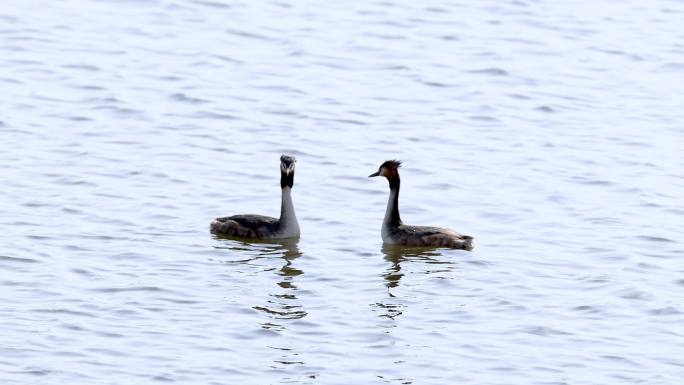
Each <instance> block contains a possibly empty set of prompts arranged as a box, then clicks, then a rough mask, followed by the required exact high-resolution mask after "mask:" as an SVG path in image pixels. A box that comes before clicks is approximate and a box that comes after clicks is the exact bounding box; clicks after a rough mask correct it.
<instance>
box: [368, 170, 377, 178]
mask: <svg viewBox="0 0 684 385" xmlns="http://www.w3.org/2000/svg"><path fill="white" fill-rule="evenodd" d="M378 175H380V171H376V172H374V173H372V174H370V175H368V177H369V178H372V177H374V176H378Z"/></svg>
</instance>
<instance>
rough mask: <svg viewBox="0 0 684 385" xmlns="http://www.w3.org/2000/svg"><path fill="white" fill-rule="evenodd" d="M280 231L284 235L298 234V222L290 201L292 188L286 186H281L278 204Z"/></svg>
mask: <svg viewBox="0 0 684 385" xmlns="http://www.w3.org/2000/svg"><path fill="white" fill-rule="evenodd" d="M280 232H281V235H282V236H284V237H296V236H299V223H298V222H297V216H296V215H295V209H294V204H293V203H292V189H291V188H290V187H287V186H286V187H283V195H282V201H281V204H280Z"/></svg>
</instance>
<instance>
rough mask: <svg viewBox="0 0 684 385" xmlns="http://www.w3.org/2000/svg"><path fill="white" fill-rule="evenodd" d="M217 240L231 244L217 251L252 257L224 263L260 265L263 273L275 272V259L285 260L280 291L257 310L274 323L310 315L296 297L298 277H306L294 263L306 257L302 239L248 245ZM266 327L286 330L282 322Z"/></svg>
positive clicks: (216, 236)
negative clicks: (300, 242) (303, 255)
mask: <svg viewBox="0 0 684 385" xmlns="http://www.w3.org/2000/svg"><path fill="white" fill-rule="evenodd" d="M214 238H215V239H224V240H226V241H227V242H228V241H229V242H230V243H229V244H228V245H227V246H216V247H217V248H219V249H228V250H233V251H237V252H241V253H244V254H246V255H248V256H249V258H244V259H242V258H241V259H237V260H231V261H224V263H229V264H249V265H258V266H260V267H262V271H273V270H276V269H277V268H273V267H272V266H271V263H270V262H273V260H274V257H280V258H281V259H282V260H283V263H282V266H281V267H280V268H279V269H277V271H276V274H277V275H278V276H279V277H280V280H279V282H277V285H278V287H279V288H280V290H277V292H271V293H270V294H269V297H271V298H270V299H268V300H267V301H266V304H265V305H255V306H252V308H253V309H255V310H259V311H261V312H263V313H265V314H266V315H268V316H269V317H270V318H271V319H273V320H284V319H300V318H304V317H305V316H306V315H307V313H306V311H304V310H303V309H302V306H301V305H300V304H298V303H297V302H296V301H297V300H298V299H297V296H296V295H295V291H296V290H297V286H296V285H295V284H294V278H295V277H297V276H299V275H302V274H304V272H303V271H302V270H300V269H298V268H296V267H295V266H294V265H293V261H294V260H295V259H297V258H299V257H300V256H301V255H302V253H301V252H300V251H299V247H298V246H297V242H298V239H296V238H295V239H283V240H271V241H252V240H250V241H249V242H246V241H245V240H240V239H238V238H232V237H225V236H221V235H214ZM282 289H284V291H283V290H282ZM262 327H263V328H264V329H271V330H284V329H285V327H284V326H283V325H281V324H280V323H278V322H266V323H264V324H262Z"/></svg>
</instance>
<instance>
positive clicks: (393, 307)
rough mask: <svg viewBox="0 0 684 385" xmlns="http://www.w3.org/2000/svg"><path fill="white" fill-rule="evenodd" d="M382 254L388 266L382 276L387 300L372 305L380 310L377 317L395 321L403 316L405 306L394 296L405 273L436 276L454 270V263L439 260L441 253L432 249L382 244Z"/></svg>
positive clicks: (400, 299)
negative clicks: (387, 296)
mask: <svg viewBox="0 0 684 385" xmlns="http://www.w3.org/2000/svg"><path fill="white" fill-rule="evenodd" d="M382 253H383V254H384V257H385V260H386V261H387V262H389V263H390V266H389V267H388V268H387V270H386V271H385V272H384V273H383V274H382V277H383V278H384V279H385V286H387V292H388V295H389V298H388V299H387V300H386V301H382V302H378V303H375V304H373V307H376V308H379V309H382V311H380V314H379V317H383V318H389V319H392V320H395V319H396V318H397V317H399V316H400V315H402V314H403V312H404V308H405V307H406V304H404V303H403V299H402V298H401V296H400V295H398V294H396V290H398V287H399V284H400V282H401V280H402V279H403V278H404V276H405V275H406V274H407V271H410V274H436V273H444V272H449V271H452V270H454V268H455V265H456V264H455V263H454V262H451V261H445V260H443V259H440V257H441V256H442V253H441V252H440V249H439V248H434V247H406V246H396V245H388V244H384V245H383V246H382Z"/></svg>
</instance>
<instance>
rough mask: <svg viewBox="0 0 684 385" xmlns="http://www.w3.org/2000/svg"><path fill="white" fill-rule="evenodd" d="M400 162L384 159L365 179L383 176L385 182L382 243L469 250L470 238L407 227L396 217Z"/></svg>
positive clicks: (435, 229) (447, 231) (451, 231)
mask: <svg viewBox="0 0 684 385" xmlns="http://www.w3.org/2000/svg"><path fill="white" fill-rule="evenodd" d="M400 166H401V161H398V160H388V161H386V162H385V163H383V164H382V165H381V166H380V168H379V169H378V171H377V172H375V173H373V174H370V175H368V177H369V178H371V177H375V176H384V177H385V178H387V180H388V181H389V186H390V195H389V200H388V202H387V211H385V219H384V220H383V221H382V231H381V234H382V241H383V242H384V243H387V244H390V245H401V246H432V247H451V248H455V249H464V250H472V249H473V237H471V236H469V235H463V234H459V233H457V232H455V231H454V230H451V229H444V228H440V227H429V226H409V225H405V224H404V223H403V222H402V221H401V217H400V216H399V185H400V182H401V181H400V178H399V167H400Z"/></svg>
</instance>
